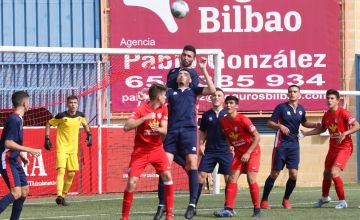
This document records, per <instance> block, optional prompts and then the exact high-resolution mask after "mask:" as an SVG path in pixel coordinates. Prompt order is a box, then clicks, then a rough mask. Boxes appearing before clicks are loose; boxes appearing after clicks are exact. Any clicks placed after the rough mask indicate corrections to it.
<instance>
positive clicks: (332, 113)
mask: <svg viewBox="0 0 360 220" xmlns="http://www.w3.org/2000/svg"><path fill="white" fill-rule="evenodd" d="M339 101H340V94H339V92H338V91H337V90H334V89H329V90H327V91H326V102H327V105H328V107H329V110H328V111H327V112H325V114H324V116H323V118H322V121H321V127H320V128H316V129H313V130H311V131H307V132H303V135H304V136H310V135H317V134H320V133H323V132H325V131H326V130H328V131H329V133H330V142H329V151H328V154H327V156H326V159H325V170H324V179H323V182H322V197H321V198H320V199H319V201H318V202H317V203H315V204H314V207H315V208H320V207H321V206H322V205H324V204H326V203H329V202H330V201H331V198H330V197H329V191H330V187H331V180H332V181H334V185H335V190H336V194H337V196H338V198H339V202H338V204H337V205H336V206H335V208H336V209H344V208H347V206H348V205H347V203H346V201H345V193H344V184H343V181H342V179H341V177H340V172H341V171H343V170H344V169H345V167H346V164H347V161H348V160H349V158H350V156H351V154H352V152H353V143H352V140H351V137H350V134H352V133H354V132H356V131H358V130H359V123H358V122H357V121H356V119H355V118H354V117H353V116H352V115H351V113H350V112H348V111H347V110H346V109H344V108H342V107H340V106H339Z"/></svg>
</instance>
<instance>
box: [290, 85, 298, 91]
mask: <svg viewBox="0 0 360 220" xmlns="http://www.w3.org/2000/svg"><path fill="white" fill-rule="evenodd" d="M293 87H295V88H298V89H299V91H300V86H298V85H295V84H293V85H290V86H289V87H288V91H289V90H290V88H293Z"/></svg>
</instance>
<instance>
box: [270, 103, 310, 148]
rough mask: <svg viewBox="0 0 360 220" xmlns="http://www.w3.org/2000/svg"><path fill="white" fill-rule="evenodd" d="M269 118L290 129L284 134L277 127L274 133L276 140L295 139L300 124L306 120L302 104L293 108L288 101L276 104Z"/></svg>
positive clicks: (296, 138)
mask: <svg viewBox="0 0 360 220" xmlns="http://www.w3.org/2000/svg"><path fill="white" fill-rule="evenodd" d="M270 120H271V121H273V122H275V123H280V124H282V125H284V126H286V127H287V128H288V129H289V130H290V133H289V135H284V134H282V133H281V131H280V129H279V130H278V131H277V133H276V140H280V141H294V140H296V141H297V140H298V133H299V127H300V124H301V123H304V122H306V113H305V109H304V107H303V106H302V105H297V107H296V108H293V107H292V106H291V105H289V103H288V102H286V103H281V104H279V105H277V106H276V108H275V110H274V112H273V114H272V115H271V118H270Z"/></svg>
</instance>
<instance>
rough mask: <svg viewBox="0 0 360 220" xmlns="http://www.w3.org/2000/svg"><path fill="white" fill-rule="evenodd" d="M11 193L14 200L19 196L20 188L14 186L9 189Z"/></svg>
mask: <svg viewBox="0 0 360 220" xmlns="http://www.w3.org/2000/svg"><path fill="white" fill-rule="evenodd" d="M11 194H12V195H13V196H14V198H15V200H16V199H19V198H20V197H21V189H20V187H15V188H13V189H12V190H11Z"/></svg>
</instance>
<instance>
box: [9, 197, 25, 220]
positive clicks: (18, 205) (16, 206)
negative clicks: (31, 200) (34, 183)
mask: <svg viewBox="0 0 360 220" xmlns="http://www.w3.org/2000/svg"><path fill="white" fill-rule="evenodd" d="M25 200H26V197H20V198H19V199H17V200H15V201H14V203H13V207H12V212H11V217H10V220H18V219H19V218H20V215H21V211H22V208H23V205H24V202H25Z"/></svg>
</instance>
